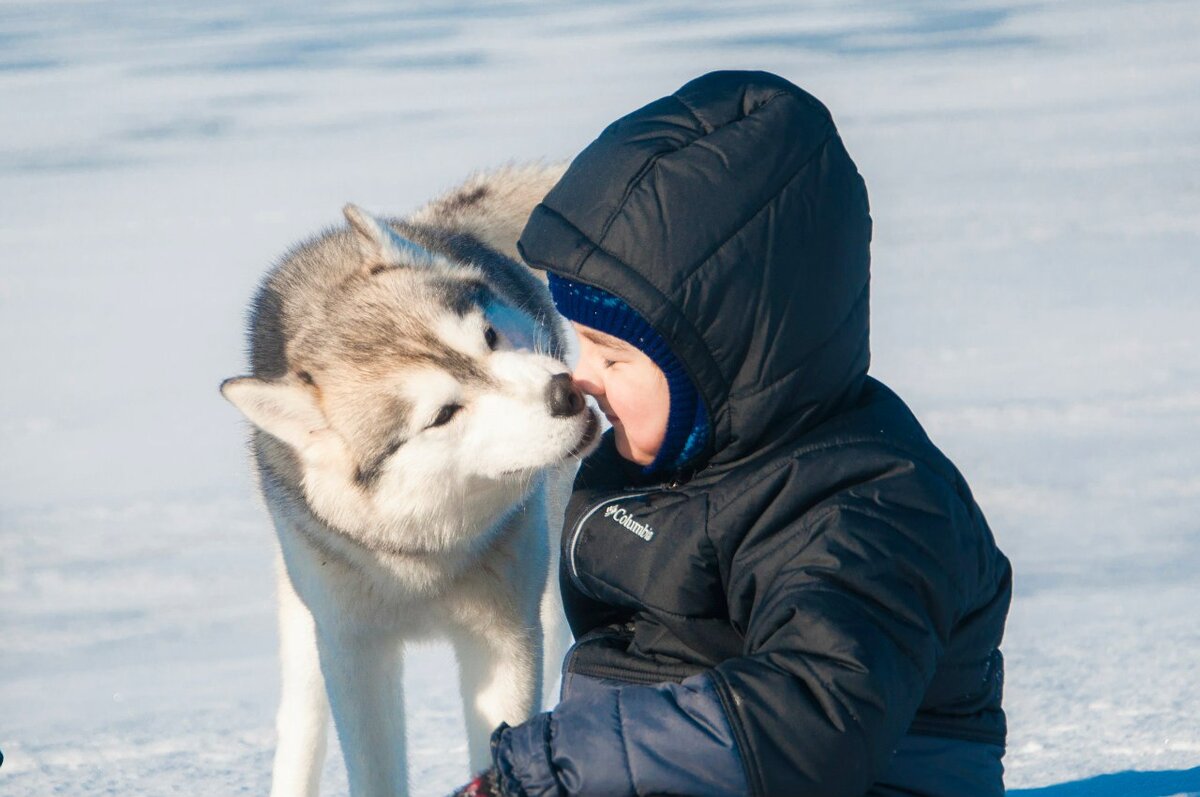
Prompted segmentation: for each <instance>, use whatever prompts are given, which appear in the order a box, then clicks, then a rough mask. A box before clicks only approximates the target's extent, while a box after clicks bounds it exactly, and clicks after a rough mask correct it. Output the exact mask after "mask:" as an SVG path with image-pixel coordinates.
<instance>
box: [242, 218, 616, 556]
mask: <svg viewBox="0 0 1200 797" xmlns="http://www.w3.org/2000/svg"><path fill="white" fill-rule="evenodd" d="M345 213H346V217H347V220H348V221H349V223H350V233H349V239H347V238H346V236H345V234H342V235H343V237H342V245H341V248H340V250H339V251H340V252H341V254H340V256H341V257H343V258H344V257H350V258H357V267H356V268H353V269H351V270H349V272H348V276H347V277H346V278H345V279H344V280H341V281H340V282H339V284H338V285H337V286H336V287H335V288H334V289H332V290H330V291H328V292H327V293H326V294H325V295H324V296H323V297H321V302H320V307H319V310H318V311H316V312H313V313H311V315H312V317H307V318H303V319H298V320H295V321H294V323H293V324H292V326H293V329H292V331H291V332H290V334H289V340H288V341H287V351H286V360H287V372H286V373H285V374H283V375H281V376H278V377H276V378H270V379H264V378H260V377H256V376H247V377H238V378H235V379H230V380H227V381H226V382H225V383H223V384H222V386H221V392H222V393H223V394H224V396H225V397H226V398H227V399H229V401H231V402H232V403H233V404H234V405H235V406H237V408H238V409H239V410H241V412H242V413H243V414H244V415H245V416H246V417H247V418H248V419H249V420H250V421H251V422H252V423H253V424H254V425H255V426H256V427H257V428H258V429H260V430H261V431H263V432H265V433H266V434H267V435H270V436H271V437H272V438H275V439H276V440H278V441H280V442H282V443H284V444H285V445H286V446H288V447H289V448H290V449H291V451H292V453H293V454H294V455H295V459H296V464H297V468H298V476H299V479H300V481H301V483H302V486H303V489H304V493H305V497H306V498H307V500H308V503H309V505H310V507H311V508H312V509H313V511H314V512H315V513H316V514H317V515H318V516H319V517H321V518H322V520H324V521H326V522H327V523H329V524H330V525H332V526H334V527H335V528H339V529H341V530H343V531H347V532H350V533H352V534H354V535H355V536H360V537H361V536H364V535H365V536H368V537H377V536H380V535H382V536H385V537H387V538H389V540H390V541H391V542H392V543H393V544H398V545H400V546H401V547H405V542H406V541H407V542H408V543H411V544H412V547H413V549H414V550H430V549H443V548H445V547H447V546H450V545H455V544H459V543H462V542H463V541H464V540H467V539H469V538H470V537H471V535H473V534H475V533H478V532H479V531H481V530H483V529H484V528H487V527H488V526H490V525H492V523H493V522H494V521H495V519H496V518H497V517H498V515H500V514H501V513H503V512H504V511H505V509H506V508H507V507H509V506H512V505H513V504H514V503H516V502H517V501H519V500H520V499H521V498H522V497H523V496H524V495H525V494H527V492H528V490H529V489H530V486H531V484H532V483H533V481H534V479H535V478H536V477H537V476H538V474H539V473H540V472H541V471H542V470H543V469H545V468H546V467H548V466H553V465H556V464H559V463H562V462H564V461H565V460H567V459H569V458H572V457H580V456H582V455H584V454H585V453H587V452H588V451H590V450H591V448H592V447H593V446H594V442H595V440H596V438H597V437H598V431H599V420H598V418H597V416H596V413H595V411H594V410H592V409H590V408H589V407H588V406H587V404H586V403H585V402H584V400H583V396H582V394H581V393H580V392H579V390H578V389H577V388H576V387H575V386H574V385H573V384H572V382H571V379H570V376H569V374H568V373H567V369H566V366H564V364H563V363H562V362H561V361H560V360H558V359H555V358H554V357H551V356H548V354H547V353H546V352H548V351H550V350H552V348H553V347H552V346H551V344H550V341H551V339H552V338H553V336H554V335H555V334H556V333H555V330H554V329H553V328H551V327H550V326H549V325H550V324H553V323H555V320H554V319H549V318H535V317H534V316H533V315H531V314H530V313H528V312H526V311H525V310H524V309H523V307H522V306H521V304H520V302H519V301H517V300H515V299H514V297H512V296H507V295H504V294H503V293H501V292H500V291H499V290H498V289H497V288H496V287H495V286H493V285H491V284H489V282H488V281H487V279H486V278H485V274H484V272H483V271H481V270H480V269H479V268H476V267H473V266H472V265H470V264H463V263H457V262H450V261H449V260H447V259H446V258H444V257H442V256H440V255H438V254H435V253H433V252H431V251H430V250H428V249H426V248H424V247H422V246H420V245H419V244H417V243H414V242H412V241H410V240H407V239H406V238H404V237H402V236H400V235H399V234H397V233H396V231H395V230H394V229H392V227H391V226H389V225H388V224H386V223H383V222H380V221H378V220H376V219H374V218H372V217H371V216H369V215H367V214H366V213H364V212H362V211H361V210H359V209H358V208H355V207H354V206H347V208H346V210H345ZM348 244H349V245H348ZM299 289H301V288H300V287H299V286H297V290H299ZM398 537H400V538H404V539H398Z"/></svg>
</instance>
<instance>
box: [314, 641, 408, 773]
mask: <svg viewBox="0 0 1200 797" xmlns="http://www.w3.org/2000/svg"><path fill="white" fill-rule="evenodd" d="M317 643H318V648H319V650H320V653H321V671H322V672H323V673H324V675H325V686H326V689H327V690H328V692H329V705H330V708H331V709H332V711H333V724H334V727H335V728H337V734H338V741H339V742H340V743H341V746H342V755H343V757H344V758H345V760H346V775H347V777H348V779H349V781H350V794H351V795H352V797H396V796H397V795H399V796H400V797H404V796H405V795H407V794H408V772H407V754H406V746H405V738H404V692H403V673H402V665H403V661H402V650H401V646H400V642H399V640H398V639H396V638H395V637H394V636H392V635H391V634H386V633H381V632H379V631H378V630H374V631H373V630H370V629H362V628H345V627H336V626H335V627H333V628H322V627H321V624H320V623H318V626H317Z"/></svg>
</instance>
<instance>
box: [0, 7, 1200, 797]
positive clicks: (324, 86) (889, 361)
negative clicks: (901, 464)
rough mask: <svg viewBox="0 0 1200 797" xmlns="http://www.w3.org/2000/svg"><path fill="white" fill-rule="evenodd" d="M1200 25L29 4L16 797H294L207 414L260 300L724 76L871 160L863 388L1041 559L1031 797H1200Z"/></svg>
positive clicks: (1174, 17)
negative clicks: (825, 108) (294, 266)
mask: <svg viewBox="0 0 1200 797" xmlns="http://www.w3.org/2000/svg"><path fill="white" fill-rule="evenodd" d="M397 6H398V7H397ZM1197 41H1200V6H1197V4H1196V3H1195V2H1157V1H1155V2H1103V0H1091V1H1090V2H1080V1H1076V0H1062V1H1060V2H1055V3H1041V2H1013V1H1012V0H996V1H995V2H992V3H989V4H986V5H985V4H963V3H957V2H954V1H953V0H922V1H921V2H909V3H865V2H833V0H824V1H822V2H810V3H804V4H795V3H784V2H753V3H744V4H740V5H736V6H735V5H733V4H728V3H703V2H695V1H693V2H687V3H684V2H674V1H673V0H656V1H655V2H620V1H617V0H610V1H609V2H590V3H586V4H583V3H580V4H561V5H560V4H556V5H553V6H543V5H542V4H537V3H534V2H532V1H531V0H512V1H510V2H499V3H487V4H484V3H474V2H466V0H459V1H458V2H445V3H437V4H434V3H426V4H415V3H404V4H390V3H385V2H382V0H364V1H363V2H356V3H348V4H339V5H338V6H337V7H336V8H332V7H326V6H325V5H321V6H318V5H317V4H312V5H308V6H301V7H297V6H296V5H295V4H291V3H284V2H281V1H279V0H272V1H271V2H256V3H245V2H232V1H231V0H212V1H211V2H207V3H203V4H200V3H184V2H178V0H176V1H174V2H160V3H153V4H150V3H142V2H136V3H135V2H129V1H128V0H125V1H124V2H121V1H116V0H110V2H106V3H83V2H47V1H46V0H41V1H39V2H3V3H0V114H2V115H3V116H2V119H3V124H2V125H0V342H2V343H0V374H3V377H2V378H3V387H4V389H3V390H0V748H2V749H3V750H4V753H5V755H6V757H7V760H6V761H5V763H4V765H3V768H0V794H3V795H39V796H40V795H48V794H71V795H74V794H113V795H117V794H120V795H125V794H144V795H157V794H173V793H177V792H179V793H187V794H198V795H208V794H211V795H229V794H261V793H264V792H265V790H266V788H267V784H268V781H269V767H270V758H271V750H272V744H273V741H272V737H273V731H272V719H273V718H272V715H273V711H274V704H275V700H276V689H277V674H276V664H275V653H274V644H275V639H274V618H273V606H272V594H271V591H272V575H271V574H272V567H273V564H272V557H273V532H272V531H271V529H270V526H269V523H268V521H267V518H266V516H265V512H264V511H263V510H262V508H261V506H260V505H259V503H258V501H257V498H256V497H255V495H254V492H253V489H252V487H251V483H250V482H251V478H250V470H249V468H248V463H247V459H246V455H245V449H244V435H245V429H244V426H243V424H242V422H241V421H240V419H239V416H238V415H237V413H236V412H235V411H234V410H233V408H232V407H230V406H228V405H227V404H225V403H224V402H223V401H222V400H221V399H220V397H219V395H218V393H217V389H216V388H217V385H218V383H219V382H220V380H221V379H223V378H224V377H228V376H233V375H236V374H238V373H241V372H243V371H244V369H245V364H244V348H243V324H244V311H245V307H246V305H247V302H248V300H249V298H250V295H251V292H252V290H253V288H254V286H255V284H256V282H257V280H258V279H259V278H260V276H261V275H262V273H263V272H264V270H265V269H266V268H267V267H268V266H269V265H270V264H271V262H272V261H273V259H274V258H276V257H278V256H279V254H280V253H282V252H283V251H284V250H285V249H286V248H287V247H288V246H289V245H291V244H292V243H293V242H295V241H296V240H298V239H300V238H302V237H305V236H307V235H309V234H311V233H313V232H315V231H316V230H318V229H320V228H322V227H323V226H326V225H331V224H336V223H338V222H339V208H340V207H341V206H342V204H343V203H345V202H347V201H354V202H357V203H359V204H361V205H363V206H365V207H367V208H369V209H371V210H374V211H377V212H384V213H401V212H404V211H406V210H409V209H411V208H413V207H415V206H416V205H417V204H419V203H420V202H421V201H422V200H424V199H425V198H427V197H429V196H431V195H432V194H433V193H434V192H436V191H439V190H441V189H444V188H446V187H448V186H450V185H452V184H453V183H455V182H457V181H458V180H459V179H460V178H461V177H462V176H464V175H465V174H466V173H467V172H469V171H470V170H472V169H475V168H480V167H487V166H494V165H498V164H500V163H502V162H504V161H507V160H510V159H517V160H523V159H532V158H539V157H551V158H560V157H569V156H571V155H573V154H574V153H576V152H577V151H578V150H580V149H581V148H582V147H583V146H585V145H586V144H587V143H588V142H589V141H590V140H591V139H592V138H593V137H594V136H595V135H596V134H597V133H598V132H599V131H600V130H601V129H602V128H603V127H604V126H605V125H606V124H607V123H608V122H609V121H611V120H613V119H615V118H616V117H618V116H620V115H622V114H624V113H626V112H628V111H630V110H632V109H633V108H635V107H638V106H640V105H641V104H643V103H645V102H648V101H650V100H653V99H656V98H658V97H659V96H662V95H664V94H667V93H669V92H670V91H672V90H674V89H675V88H677V87H678V86H679V85H680V84H682V83H683V82H685V81H686V80H687V79H689V78H691V77H694V76H696V75H698V74H700V73H702V72H704V71H707V70H709V69H713V68H765V69H769V70H771V71H775V72H778V73H780V74H782V75H784V76H786V77H788V78H790V79H792V80H794V81H795V82H797V83H799V84H800V85H802V86H804V87H806V88H808V89H809V90H811V91H812V92H813V93H815V94H816V95H817V96H818V97H820V98H822V99H823V100H824V101H825V102H826V103H827V104H828V105H829V107H830V108H831V109H832V110H833V112H834V115H835V118H836V119H837V120H838V122H839V125H840V128H841V130H842V133H843V136H844V139H845V140H846V142H847V145H848V147H849V150H850V152H851V153H852V154H853V155H854V157H855V159H856V161H857V163H858V165H859V167H860V169H861V170H862V172H863V173H864V175H865V176H866V178H867V182H868V185H869V187H870V190H871V196H872V207H873V215H874V217H875V220H876V238H875V244H874V288H873V290H874V294H873V306H874V315H873V322H874V336H873V339H874V349H875V358H874V373H875V374H876V375H878V376H879V377H881V378H882V379H883V380H884V381H886V382H888V383H890V384H891V385H892V386H893V387H895V388H896V389H897V390H898V391H899V392H900V393H901V394H902V395H904V396H905V397H906V398H907V399H908V400H909V402H910V403H911V405H912V406H913V408H914V409H915V410H916V412H917V414H918V416H919V417H920V418H922V420H923V421H924V422H925V423H926V424H927V426H928V428H929V430H930V431H931V433H932V434H933V436H934V438H935V440H937V441H938V442H939V443H940V444H941V445H942V446H943V447H944V449H945V450H946V451H947V453H948V454H949V455H950V456H951V457H952V458H953V459H954V460H955V461H956V462H957V463H958V464H959V465H960V467H961V468H962V470H963V471H964V473H965V474H966V475H967V477H968V479H969V480H970V481H971V483H972V485H973V487H974V488H975V491H976V493H977V497H978V499H979V501H980V503H981V504H982V506H983V508H984V510H985V512H986V513H987V514H988V516H989V519H990V521H991V523H992V526H993V528H994V530H995V532H996V535H997V537H998V539H999V541H1000V544H1001V546H1002V547H1003V548H1004V550H1005V551H1006V552H1007V553H1008V554H1009V555H1010V557H1011V558H1012V560H1013V562H1014V565H1015V568H1016V597H1015V602H1014V605H1013V610H1012V614H1011V618H1010V623H1009V630H1008V636H1007V639H1006V641H1005V645H1004V650H1005V653H1006V655H1007V660H1008V682H1007V683H1008V689H1007V696H1006V707H1007V709H1008V711H1009V718H1010V724H1011V734H1010V746H1009V754H1008V757H1007V759H1006V761H1007V768H1008V778H1007V780H1008V784H1009V786H1010V788H1011V789H1012V791H1011V792H1010V794H1013V795H1024V797H1034V796H1035V795H1037V796H1038V797H1073V796H1074V795H1084V794H1087V795H1122V796H1123V797H1167V795H1177V794H1197V793H1200V721H1198V720H1197V715H1198V714H1200V622H1198V621H1200V608H1198V607H1200V578H1198V576H1197V571H1198V570H1200V520H1198V519H1197V518H1198V517H1200V455H1198V454H1197V446H1198V444H1200V343H1198V342H1197V331H1198V329H1200V324H1198V322H1197V319H1198V318H1200V313H1198V312H1197V311H1198V310H1200V271H1198V269H1197V268H1196V266H1197V262H1196V255H1195V253H1196V252H1197V251H1200V240H1198V239H1200V48H1197V47H1196V42H1197ZM451 672H452V664H451V659H450V657H449V654H448V651H447V650H446V649H445V648H442V647H437V646H434V647H431V648H428V649H424V650H420V651H418V652H417V653H416V654H415V655H414V657H413V659H412V663H411V665H410V667H409V670H408V675H407V676H406V677H407V678H408V682H409V685H410V689H411V690H412V691H411V695H412V696H413V697H412V699H411V700H410V710H411V718H410V723H409V724H410V728H411V736H412V741H411V743H410V748H411V750H412V771H413V783H414V787H415V793H416V794H419V795H421V794H424V795H436V794H441V793H444V792H446V791H448V790H449V789H450V788H451V787H453V786H454V785H455V784H456V783H458V782H460V781H462V780H463V779H464V778H465V775H466V771H465V743H464V741H463V738H462V730H461V720H460V719H459V714H458V711H459V710H458V705H457V697H456V695H455V690H454V687H453V680H454V679H453V677H452V675H448V673H451ZM325 785H326V793H329V794H344V793H345V779H344V772H343V770H342V767H341V763H340V760H339V758H338V755H337V753H336V750H335V751H333V755H332V756H331V759H330V762H329V763H328V765H327V768H326V775H325Z"/></svg>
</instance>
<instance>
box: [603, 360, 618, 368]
mask: <svg viewBox="0 0 1200 797" xmlns="http://www.w3.org/2000/svg"><path fill="white" fill-rule="evenodd" d="M616 364H617V361H616V360H605V361H604V367H605V368H612V367H613V366H614V365H616Z"/></svg>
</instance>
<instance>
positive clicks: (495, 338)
mask: <svg viewBox="0 0 1200 797" xmlns="http://www.w3.org/2000/svg"><path fill="white" fill-rule="evenodd" d="M483 339H484V341H485V342H486V343H487V347H488V348H489V349H491V350H492V351H495V350H496V346H497V345H498V344H499V343H500V336H499V335H497V334H496V328H495V327H488V328H487V329H486V330H484V333H483Z"/></svg>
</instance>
